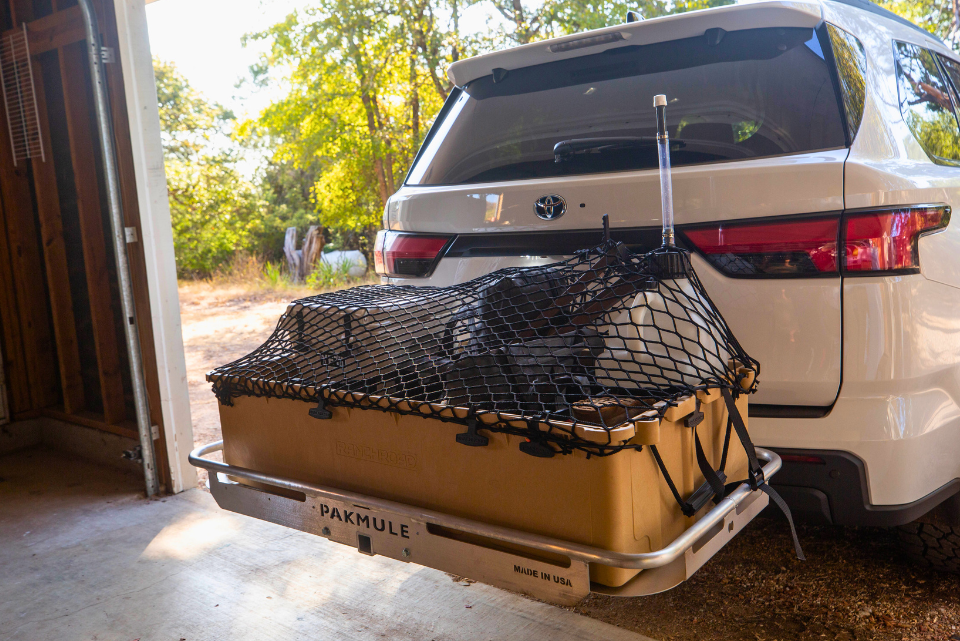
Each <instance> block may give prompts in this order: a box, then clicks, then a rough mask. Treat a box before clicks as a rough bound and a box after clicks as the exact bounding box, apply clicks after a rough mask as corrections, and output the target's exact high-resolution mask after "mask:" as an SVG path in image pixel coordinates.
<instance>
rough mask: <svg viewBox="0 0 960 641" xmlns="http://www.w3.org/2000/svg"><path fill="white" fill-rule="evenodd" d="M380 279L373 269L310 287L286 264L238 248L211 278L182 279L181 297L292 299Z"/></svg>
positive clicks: (216, 301) (216, 300)
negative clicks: (293, 276)
mask: <svg viewBox="0 0 960 641" xmlns="http://www.w3.org/2000/svg"><path fill="white" fill-rule="evenodd" d="M379 282H380V279H379V278H378V277H377V276H376V274H374V273H373V271H372V270H371V271H368V272H367V275H366V276H364V277H363V278H358V279H343V280H342V282H337V283H336V284H334V285H333V286H327V287H319V288H317V287H310V286H308V285H306V284H304V283H293V282H291V280H290V277H289V275H288V274H287V271H286V266H285V265H283V264H280V263H271V262H269V261H266V260H264V259H263V257H262V256H258V255H257V254H249V253H246V252H238V253H237V254H236V255H235V256H234V257H233V260H232V261H231V262H230V264H229V265H227V266H226V267H224V268H222V269H220V270H217V271H216V272H215V273H214V274H213V275H212V276H211V277H209V278H203V279H194V280H181V281H180V298H181V302H182V301H183V300H184V299H189V300H190V301H191V302H203V303H204V304H212V305H218V304H222V303H227V302H229V301H233V302H244V301H246V302H255V301H270V300H281V299H282V300H286V301H291V300H295V299H297V298H303V297H305V296H313V295H315V294H321V293H323V292H328V291H335V290H337V289H343V288H344V287H355V286H358V285H371V284H375V283H379Z"/></svg>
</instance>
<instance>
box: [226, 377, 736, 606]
mask: <svg viewBox="0 0 960 641" xmlns="http://www.w3.org/2000/svg"><path fill="white" fill-rule="evenodd" d="M697 396H698V398H699V400H700V401H701V405H700V411H702V412H703V413H704V415H705V416H704V419H703V421H702V422H701V423H700V424H699V426H698V427H697V428H696V429H697V432H698V434H699V436H700V439H701V442H702V443H703V447H704V451H705V453H706V456H707V458H708V459H709V461H710V463H711V465H712V466H713V467H714V469H716V468H717V467H718V466H719V463H720V460H721V452H722V449H723V443H724V436H725V434H726V432H727V410H726V406H725V404H724V401H723V398H722V397H721V394H720V392H719V390H711V391H710V392H709V393H708V392H699V393H698V395H697ZM231 400H232V403H233V404H232V405H223V404H221V405H220V418H221V423H222V426H223V442H224V445H223V455H224V461H225V462H226V463H227V464H229V465H232V466H239V467H243V468H247V469H250V470H255V471H257V472H261V473H265V474H269V475H272V476H277V477H283V478H289V479H294V480H297V481H302V482H306V483H311V484H315V485H321V486H327V487H335V488H339V489H343V490H347V491H352V492H356V493H361V494H365V495H370V496H374V497H379V498H382V499H388V500H392V501H396V502H400V503H405V504H409V505H414V506H417V507H420V508H426V509H430V510H434V511H436V512H441V513H445V514H450V515H454V516H459V517H463V518H468V519H472V520H474V521H480V522H484V523H490V524H495V525H500V526H504V527H508V528H512V529H515V530H520V531H523V532H529V533H534V534H539V535H544V536H549V537H553V538H556V539H560V540H564V541H570V542H575V543H580V544H584V545H588V546H592V547H597V548H601V549H605V550H613V551H618V552H624V553H644V552H651V551H655V550H659V549H661V548H662V547H664V546H665V545H667V544H669V543H670V542H671V541H673V540H674V539H675V538H676V537H677V536H679V535H680V534H681V533H682V532H683V531H684V530H686V529H687V528H689V527H690V526H691V525H692V524H693V523H695V522H696V521H697V520H698V519H699V518H700V517H701V516H702V515H703V514H705V513H706V512H707V511H709V509H710V508H711V507H713V503H712V502H709V503H707V505H706V506H705V507H703V508H702V509H701V510H700V511H699V512H698V513H697V514H696V515H694V516H693V517H691V518H688V517H685V516H684V515H683V514H682V512H681V509H680V506H679V505H678V503H677V502H676V500H675V499H674V496H673V494H672V493H671V491H670V489H669V487H668V485H667V483H666V482H665V480H664V478H663V475H662V474H661V472H660V470H659V469H658V466H657V463H656V461H655V459H654V456H653V454H652V452H651V448H650V447H644V448H643V449H642V450H641V451H637V450H635V449H631V450H622V451H620V452H617V453H616V454H612V455H609V456H595V455H594V456H589V457H588V455H587V454H585V453H584V452H581V451H574V452H573V453H572V454H568V455H560V454H557V455H556V456H553V457H552V458H538V457H535V456H530V455H528V454H525V453H523V452H521V451H520V449H519V445H520V443H521V441H524V440H526V439H523V438H521V437H519V436H512V435H507V434H502V433H491V432H486V431H483V428H482V425H481V426H480V432H481V433H482V434H484V435H487V436H489V445H487V446H482V447H468V446H465V445H462V444H459V443H457V442H456V440H455V438H456V435H457V434H458V433H461V432H464V431H465V430H466V428H465V427H464V426H463V425H462V424H458V423H451V422H444V421H441V420H438V419H437V418H427V417H423V418H422V417H420V416H415V415H401V414H397V413H394V412H385V411H380V410H377V409H347V408H342V407H336V406H332V407H331V406H330V405H329V404H327V409H329V410H330V411H331V412H332V414H333V417H332V418H331V419H316V418H313V417H311V416H310V415H309V414H308V411H309V410H310V409H311V408H312V407H314V404H311V403H307V402H304V401H298V400H289V399H278V398H265V397H264V398H260V397H250V396H241V397H236V398H233V399H231ZM376 402H377V401H376V398H375V397H374V398H373V399H372V401H371V403H376ZM737 407H738V409H739V411H740V414H741V416H743V417H744V420H746V417H747V398H746V395H743V394H741V395H740V397H739V399H738V400H737ZM695 410H696V399H695V398H694V397H692V396H690V397H686V398H685V399H682V400H681V401H680V402H679V403H678V404H677V406H676V407H671V408H669V409H668V410H667V411H666V412H665V416H664V418H663V419H657V418H655V417H654V418H650V417H649V416H646V417H640V419H639V420H637V421H635V422H633V423H627V424H626V425H625V426H623V427H621V428H618V429H617V430H613V438H614V439H615V442H624V441H627V440H629V441H630V442H632V443H639V444H643V445H646V446H649V445H652V444H656V445H657V449H658V451H659V453H660V455H661V457H662V458H663V462H664V464H665V466H666V469H667V470H668V472H669V474H670V476H671V477H672V479H673V481H674V483H675V484H676V487H677V489H678V491H679V493H680V494H681V496H682V497H684V498H686V497H689V496H690V494H691V493H692V492H693V491H694V490H696V489H697V488H699V487H700V486H701V485H702V484H703V483H704V477H703V475H702V474H701V473H700V470H699V467H698V465H697V458H696V449H695V441H694V430H693V428H690V427H685V426H684V418H685V417H687V416H689V415H690V414H691V413H692V412H694V411H695ZM432 411H433V412H437V411H441V415H446V416H450V415H451V413H454V414H456V415H457V416H458V417H462V416H464V413H463V412H465V410H464V411H462V412H461V410H459V409H452V408H443V407H442V406H439V407H438V406H436V405H434V406H432ZM444 412H445V414H444ZM480 420H481V423H482V422H484V421H485V420H486V421H492V420H494V418H493V417H492V416H489V417H488V416H484V415H481V416H480ZM524 425H525V424H524ZM545 428H546V426H545V425H542V426H541V429H545ZM578 429H579V430H581V431H578V435H579V436H584V437H585V438H588V439H589V438H590V436H589V435H585V434H583V433H582V430H583V429H589V428H578ZM602 437H603V439H604V440H605V439H606V438H607V437H606V433H605V432H604V433H603V434H602ZM725 472H726V476H727V479H728V481H739V480H742V479H744V478H746V475H747V457H746V453H745V451H744V449H743V446H742V445H741V443H740V441H739V439H738V438H737V436H736V432H735V431H734V432H733V434H732V435H731V438H730V444H729V453H728V457H727V461H726V468H725ZM238 480H239V479H238ZM241 482H245V483H248V484H252V482H250V481H241ZM447 534H448V535H449V536H451V537H454V538H456V537H458V534H457V533H456V532H449V533H447ZM465 540H466V539H465ZM472 542H474V543H477V541H472ZM481 544H482V542H481ZM501 547H503V546H501ZM506 547H509V546H506ZM638 572H639V570H629V569H620V568H612V567H607V566H602V565H596V564H591V567H590V580H591V581H592V582H595V583H599V584H601V585H605V586H611V587H617V586H622V585H623V584H624V583H626V582H627V581H629V580H630V579H631V578H632V577H633V576H635V575H636V574H637V573H638Z"/></svg>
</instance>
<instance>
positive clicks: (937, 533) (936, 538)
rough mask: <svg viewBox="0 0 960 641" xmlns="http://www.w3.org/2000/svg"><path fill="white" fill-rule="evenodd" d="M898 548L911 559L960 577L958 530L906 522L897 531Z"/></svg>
mask: <svg viewBox="0 0 960 641" xmlns="http://www.w3.org/2000/svg"><path fill="white" fill-rule="evenodd" d="M897 538H898V539H899V541H900V547H901V548H902V549H903V551H904V552H905V553H906V554H907V556H909V557H910V558H912V559H913V560H915V561H917V562H919V563H921V564H923V565H926V566H929V567H932V568H935V569H937V570H941V571H944V572H952V573H955V574H960V527H958V526H949V525H944V524H933V523H918V522H914V523H908V524H907V525H901V526H900V527H898V528H897Z"/></svg>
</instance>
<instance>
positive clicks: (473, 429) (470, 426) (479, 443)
mask: <svg viewBox="0 0 960 641" xmlns="http://www.w3.org/2000/svg"><path fill="white" fill-rule="evenodd" d="M457 443H459V444H460V445H467V446H469V447H483V446H484V445H489V444H490V439H489V438H487V437H486V436H484V435H483V434H477V419H476V418H474V417H473V416H470V417H468V418H467V431H466V432H461V433H460V434H457Z"/></svg>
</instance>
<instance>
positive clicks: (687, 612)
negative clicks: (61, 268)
mask: <svg viewBox="0 0 960 641" xmlns="http://www.w3.org/2000/svg"><path fill="white" fill-rule="evenodd" d="M305 293H306V292H289V291H288V292H282V293H276V292H269V291H260V290H254V291H249V290H244V289H240V288H235V289H230V288H215V287H211V286H209V285H204V284H188V285H185V286H182V287H181V290H180V303H181V313H182V318H183V335H184V343H185V347H186V356H187V371H188V379H189V384H190V403H191V410H192V412H193V424H194V439H195V441H196V443H197V444H201V443H209V442H211V441H214V440H219V439H220V422H219V417H218V415H217V404H216V399H215V398H214V396H213V394H212V393H211V392H210V386H209V384H208V383H206V382H205V381H204V374H205V373H206V372H208V371H209V370H211V369H213V368H214V367H216V366H217V365H222V364H224V363H227V362H229V361H231V360H233V359H235V358H238V357H240V356H242V355H244V354H246V353H248V352H249V351H251V350H252V349H253V348H255V347H257V346H258V345H260V344H261V343H262V342H263V341H264V340H265V339H266V338H267V336H269V334H270V332H271V331H272V330H273V328H274V326H275V325H276V322H277V319H278V318H279V317H280V314H281V313H282V312H283V310H284V308H285V307H286V303H287V302H288V301H289V300H290V299H292V298H293V297H295V296H298V295H305ZM201 473H203V471H202V470H201ZM200 484H201V487H204V486H205V484H206V478H205V477H204V478H202V479H201V481H200ZM799 532H800V539H801V542H802V544H803V547H804V551H805V553H806V556H807V559H808V560H807V561H806V562H800V561H798V560H796V558H794V557H793V546H792V544H791V542H790V536H789V530H788V529H787V527H786V524H785V522H784V521H783V520H782V519H781V518H780V517H777V518H769V519H768V518H759V519H757V520H755V521H754V522H753V523H752V524H751V525H750V526H749V527H747V528H746V529H745V530H744V531H743V532H742V533H741V535H740V536H739V537H737V538H736V539H735V540H734V541H733V542H732V543H730V544H729V545H728V546H727V547H726V548H725V549H724V550H723V551H721V552H720V553H719V554H718V555H717V556H716V557H715V558H714V559H713V560H711V561H710V562H709V563H707V565H706V566H704V567H703V568H702V569H701V570H700V571H699V572H698V573H697V574H696V576H694V577H693V579H691V580H690V581H688V582H687V583H685V584H683V585H681V586H679V587H677V588H675V589H673V590H670V591H668V592H665V593H663V594H659V595H656V596H651V597H643V598H630V599H624V598H615V597H605V596H601V595H591V596H590V597H588V598H587V599H585V600H584V601H583V602H581V603H580V604H579V605H578V606H576V607H575V608H573V610H575V611H576V612H579V613H581V614H583V615H585V616H589V617H593V618H596V619H600V620H603V621H606V622H608V623H612V624H614V625H617V626H620V627H623V628H628V629H631V630H635V631H637V632H641V633H643V634H645V635H647V636H650V637H653V638H654V639H659V640H661V641H666V640H668V639H676V640H683V641H694V640H696V641H714V640H716V641H720V640H723V641H768V640H769V641H772V640H779V641H785V640H788V639H790V640H792V639H839V640H842V641H847V640H850V641H854V640H856V641H860V640H883V641H886V640H897V641H899V640H901V639H910V640H914V639H924V640H937V641H940V640H952V641H960V577H958V576H954V575H946V574H938V573H936V572H934V571H932V570H927V569H923V568H917V567H916V566H914V565H912V564H911V563H910V561H908V560H907V559H905V558H903V557H902V556H901V554H900V552H899V550H898V548H897V543H896V537H895V536H894V534H893V533H892V532H890V531H888V530H883V529H878V528H861V529H850V528H835V527H803V526H801V527H800V529H799Z"/></svg>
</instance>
